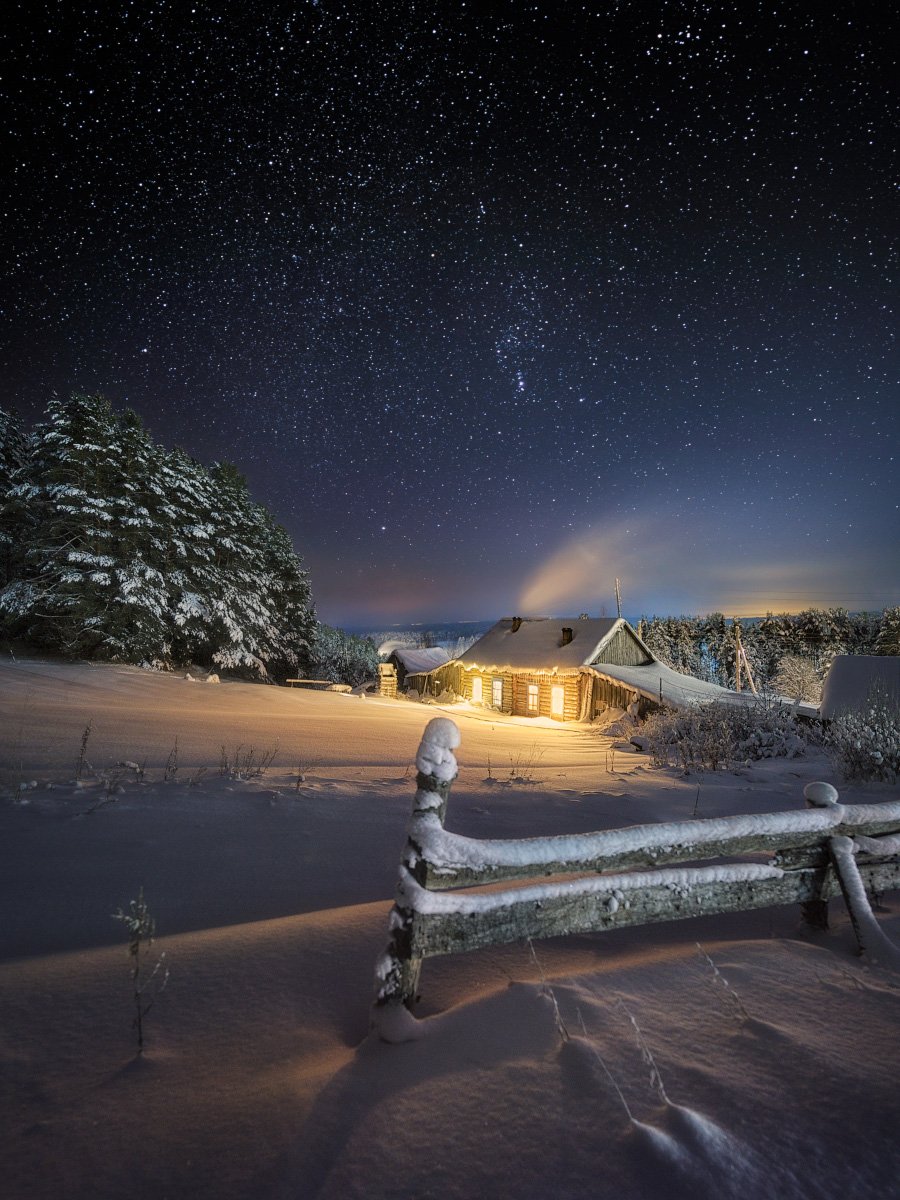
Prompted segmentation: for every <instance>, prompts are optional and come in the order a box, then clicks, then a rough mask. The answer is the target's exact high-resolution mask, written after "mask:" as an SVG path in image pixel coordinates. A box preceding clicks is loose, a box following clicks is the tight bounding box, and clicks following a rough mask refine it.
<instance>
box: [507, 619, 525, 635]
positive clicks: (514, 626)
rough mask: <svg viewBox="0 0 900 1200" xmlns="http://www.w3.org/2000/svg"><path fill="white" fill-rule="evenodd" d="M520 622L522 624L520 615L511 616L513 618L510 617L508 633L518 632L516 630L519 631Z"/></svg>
mask: <svg viewBox="0 0 900 1200" xmlns="http://www.w3.org/2000/svg"><path fill="white" fill-rule="evenodd" d="M521 624H522V618H521V617H513V619H512V627H511V628H510V631H509V632H510V633H518V632H519V626H520V625H521Z"/></svg>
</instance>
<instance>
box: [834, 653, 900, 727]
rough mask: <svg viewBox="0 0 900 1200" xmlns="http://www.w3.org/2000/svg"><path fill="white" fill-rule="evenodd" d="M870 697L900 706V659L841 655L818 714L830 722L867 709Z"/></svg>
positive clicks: (886, 656) (866, 655) (865, 655)
mask: <svg viewBox="0 0 900 1200" xmlns="http://www.w3.org/2000/svg"><path fill="white" fill-rule="evenodd" d="M870 694H877V695H883V696H886V697H887V698H888V700H893V701H894V702H895V703H896V704H897V705H900V658H898V657H897V656H896V655H892V654H885V655H881V654H838V655H837V656H836V657H835V659H834V661H833V662H832V664H831V666H830V667H829V669H828V674H827V675H826V676H825V685H824V687H823V688H822V703H821V705H820V706H819V714H820V716H822V717H826V718H828V719H829V720H830V719H831V718H832V717H835V716H837V714H838V713H840V712H846V711H848V710H851V711H853V710H859V709H862V708H864V707H865V705H866V702H867V701H868V700H869V697H870Z"/></svg>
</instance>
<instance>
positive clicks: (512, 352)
mask: <svg viewBox="0 0 900 1200" xmlns="http://www.w3.org/2000/svg"><path fill="white" fill-rule="evenodd" d="M4 24H5V28H4V30H3V34H2V39H3V55H2V61H3V79H2V89H3V94H4V95H3V101H4V102H3V114H4V115H3V127H4V130H5V140H6V149H5V153H4V157H3V162H4V170H5V173H6V176H7V178H6V186H5V187H4V189H3V201H2V234H0V236H2V242H3V275H2V293H0V304H2V334H0V364H2V384H3V388H2V392H0V405H3V406H5V407H11V408H14V409H16V410H18V412H19V413H20V414H21V416H22V417H23V419H24V420H25V421H26V422H27V423H30V422H31V421H33V420H34V419H35V417H37V416H39V415H40V414H41V413H42V411H43V408H44V405H45V403H46V401H47V399H48V397H49V396H50V395H51V394H52V393H53V392H54V391H56V392H58V393H61V394H67V393H68V392H70V391H72V390H74V389H82V390H89V391H101V392H103V393H104V394H105V395H106V396H107V397H108V398H109V399H110V400H111V401H112V403H113V404H114V405H115V406H116V407H119V408H123V407H125V406H131V407H133V408H134V409H136V410H137V411H138V412H139V413H140V414H141V416H142V417H143V418H144V420H145V421H146V423H147V424H148V426H149V428H150V430H151V432H152V433H153V435H154V437H155V438H156V439H157V440H158V441H161V442H163V443H164V444H166V445H168V446H173V445H180V446H183V447H184V448H185V449H186V450H187V451H188V452H189V453H191V454H193V455H194V456H195V457H197V458H199V459H201V460H202V461H204V462H207V463H208V462H211V461H212V460H214V459H222V458H224V459H228V460H229V461H232V462H234V463H235V464H237V465H238V466H239V467H240V469H241V470H243V471H244V472H245V474H246V475H247V477H248V480H249V483H250V487H251V490H252V492H253V495H254V496H255V498H257V499H258V500H260V501H262V502H263V503H265V504H266V505H267V506H268V507H269V508H270V509H271V510H272V511H273V512H274V513H275V515H276V517H277V518H278V520H280V521H281V522H282V523H283V524H284V525H285V526H286V527H287V529H288V530H289V531H290V533H291V535H292V536H293V538H294V541H295V544H296V547H297V549H298V551H299V552H300V554H301V555H302V556H303V558H304V560H305V562H306V564H307V566H308V567H309V569H310V575H311V582H312V587H313V593H314V596H315V599H316V603H317V609H318V613H319V616H320V617H321V618H322V619H323V620H326V621H331V622H333V623H340V624H346V625H350V626H364V625H366V624H388V623H392V622H406V621H412V620H422V621H430V620H437V619H444V620H450V619H453V620H463V619H489V618H497V617H500V616H503V615H511V614H513V613H516V612H519V613H522V614H523V615H525V614H536V613H554V614H576V613H577V612H579V611H582V610H584V611H589V612H591V613H592V614H599V613H606V614H611V613H614V612H615V599H614V590H613V589H614V580H615V577H616V576H618V577H619V578H620V579H621V584H622V590H623V607H624V610H625V612H626V613H629V614H635V615H637V614H638V613H639V612H641V611H643V612H647V613H651V612H654V611H655V612H659V613H677V612H682V611H685V612H706V611H710V610H713V609H723V610H724V611H725V612H726V613H729V614H731V613H738V614H755V613H764V612H765V611H766V610H767V609H773V610H794V611H796V610H798V609H799V608H802V607H805V606H807V605H810V604H813V605H821V606H827V605H836V604H840V605H844V606H846V607H848V608H850V609H861V608H874V607H879V608H880V607H882V606H883V605H885V604H889V603H893V604H896V603H898V602H900V554H898V544H900V538H898V534H900V522H898V484H897V474H898V472H897V443H898V424H900V415H898V413H900V404H898V376H900V361H898V350H897V317H896V300H897V293H896V270H897V248H896V231H897V225H898V221H897V216H898V207H897V195H896V185H897V178H898V171H897V168H898V161H897V160H898V153H897V146H898V111H897V109H898V106H897V103H896V101H897V80H898V77H900V72H898V67H897V63H896V57H895V55H893V54H892V53H891V52H890V50H889V49H888V47H889V45H890V42H891V41H892V40H895V35H896V32H897V30H896V15H895V10H894V7H893V6H892V5H889V4H866V3H853V4H830V5H825V4H819V3H811V2H807V3H803V4H799V3H781V4H775V3H772V4H757V3H736V4H735V3H728V4H699V3H698V4H691V3H625V2H623V3H609V4H594V5H582V4H580V3H566V2H565V0H559V2H557V3H553V2H550V0H548V2H542V3H539V4H530V3H525V2H524V0H522V2H508V3H499V4H483V3H479V4H474V3H468V4H467V3H463V2H462V0H460V2H458V3H454V4H450V3H444V4H438V3H431V4H428V3H392V4H387V3H377V2H367V3H363V2H362V0H360V2H359V3H356V4H349V3H343V2H340V0H311V2H309V3H300V2H298V3H295V4H291V5H280V4H278V3H266V4H253V3H243V4H229V3H204V2H203V0H197V2H196V3H193V4H191V3H176V2H172V3H161V2H159V0H137V2H135V3H119V2H116V0H110V2H109V3H103V4H100V3H98V4H96V5H80V4H68V3H55V4H46V5H44V4H40V3H19V4H16V3H13V4H11V5H8V6H7V8H6V9H5V16H4Z"/></svg>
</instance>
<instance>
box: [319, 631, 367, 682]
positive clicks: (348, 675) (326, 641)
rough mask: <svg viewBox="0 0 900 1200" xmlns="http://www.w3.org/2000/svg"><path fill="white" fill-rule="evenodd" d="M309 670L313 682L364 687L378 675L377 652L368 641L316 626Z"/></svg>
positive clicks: (353, 635)
mask: <svg viewBox="0 0 900 1200" xmlns="http://www.w3.org/2000/svg"><path fill="white" fill-rule="evenodd" d="M312 670H313V671H314V672H315V675H316V677H317V678H320V679H331V680H333V681H334V682H335V683H351V684H359V683H365V682H366V681H367V680H369V679H374V678H375V677H376V676H377V674H378V648H377V646H376V645H375V643H374V642H373V641H372V639H371V638H361V637H357V636H356V635H355V634H352V633H345V632H344V631H343V630H342V629H333V628H332V627H331V626H330V625H318V626H317V627H316V635H315V640H314V642H313V646H312Z"/></svg>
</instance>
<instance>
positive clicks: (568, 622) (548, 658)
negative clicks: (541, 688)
mask: <svg viewBox="0 0 900 1200" xmlns="http://www.w3.org/2000/svg"><path fill="white" fill-rule="evenodd" d="M621 626H624V627H626V628H628V629H630V626H628V624H627V622H626V621H623V620H621V619H620V618H617V617H528V618H523V619H520V618H518V617H504V619H503V620H502V621H498V622H497V624H496V625H494V626H492V627H491V628H490V629H489V630H488V631H487V633H486V634H485V635H484V636H483V637H480V638H479V639H478V641H477V642H476V643H475V644H474V645H473V646H470V647H469V649H468V650H466V651H465V653H463V654H461V655H460V656H459V661H460V662H461V663H462V664H463V666H464V667H480V668H481V669H482V670H485V671H502V670H512V671H528V670H533V671H547V670H552V669H553V668H554V667H555V668H556V669H557V670H560V671H566V670H569V671H575V670H577V669H578V668H579V667H584V666H587V664H588V663H590V662H593V660H594V659H595V658H596V657H597V655H598V654H599V653H600V651H601V650H602V648H603V646H604V645H605V644H606V643H607V642H608V641H609V640H610V638H612V636H613V635H614V634H615V633H616V631H617V630H618V629H619V628H620V627H621ZM563 629H570V630H571V631H572V640H571V641H570V642H568V643H567V644H563ZM631 632H632V634H634V631H633V630H631ZM634 636H635V638H636V637H637V635H636V634H635V635H634ZM648 654H649V651H648Z"/></svg>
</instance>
